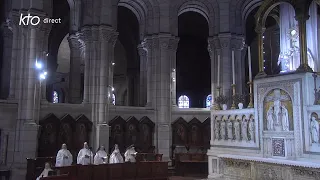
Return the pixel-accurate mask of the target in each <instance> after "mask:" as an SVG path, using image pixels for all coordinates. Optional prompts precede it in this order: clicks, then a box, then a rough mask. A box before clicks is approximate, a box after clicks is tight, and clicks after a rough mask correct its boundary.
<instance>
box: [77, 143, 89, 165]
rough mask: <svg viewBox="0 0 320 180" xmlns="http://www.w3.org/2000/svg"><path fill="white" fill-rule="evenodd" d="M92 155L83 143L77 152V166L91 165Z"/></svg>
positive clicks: (86, 144)
mask: <svg viewBox="0 0 320 180" xmlns="http://www.w3.org/2000/svg"><path fill="white" fill-rule="evenodd" d="M92 161H93V153H92V151H91V150H90V149H89V146H88V143H87V142H85V143H83V148H82V149H81V150H80V151H79V153H78V157H77V164H82V165H88V164H92Z"/></svg>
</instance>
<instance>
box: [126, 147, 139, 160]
mask: <svg viewBox="0 0 320 180" xmlns="http://www.w3.org/2000/svg"><path fill="white" fill-rule="evenodd" d="M136 155H137V151H136V150H135V148H134V146H133V145H131V146H129V147H128V149H127V151H126V152H125V153H124V157H125V162H136Z"/></svg>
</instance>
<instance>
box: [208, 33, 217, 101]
mask: <svg viewBox="0 0 320 180" xmlns="http://www.w3.org/2000/svg"><path fill="white" fill-rule="evenodd" d="M216 43H219V39H217V38H213V37H209V38H208V52H209V55H210V60H211V95H212V104H214V98H215V97H216V96H217V95H216V92H217V90H216V88H217V84H216V83H217V79H216V77H217V72H218V71H217V70H218V67H217V58H216V56H217V53H216V52H215V51H216V49H215V48H216Z"/></svg>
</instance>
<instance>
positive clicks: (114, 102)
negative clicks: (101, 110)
mask: <svg viewBox="0 0 320 180" xmlns="http://www.w3.org/2000/svg"><path fill="white" fill-rule="evenodd" d="M112 104H113V105H116V95H115V94H114V93H113V94H112Z"/></svg>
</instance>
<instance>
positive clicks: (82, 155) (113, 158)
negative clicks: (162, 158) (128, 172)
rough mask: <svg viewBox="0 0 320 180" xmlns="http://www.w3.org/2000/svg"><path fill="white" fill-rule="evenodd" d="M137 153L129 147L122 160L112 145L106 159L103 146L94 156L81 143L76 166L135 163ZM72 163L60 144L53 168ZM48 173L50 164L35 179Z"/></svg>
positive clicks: (71, 157)
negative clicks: (111, 149) (81, 146)
mask: <svg viewBox="0 0 320 180" xmlns="http://www.w3.org/2000/svg"><path fill="white" fill-rule="evenodd" d="M136 155H137V152H136V151H135V147H134V146H133V145H131V146H129V147H128V148H127V150H126V152H125V153H124V158H123V156H122V154H121V152H120V149H119V146H118V145H117V144H115V145H114V148H113V151H112V153H111V155H110V158H109V159H108V154H107V152H106V151H105V148H104V146H100V147H99V149H98V150H97V152H96V153H95V154H94V153H93V152H92V149H91V148H90V147H89V145H88V143H87V142H84V143H83V148H82V149H81V150H80V151H79V153H78V156H77V164H79V165H90V164H94V165H100V164H108V163H109V164H116V163H124V162H131V163H134V162H136ZM72 163H73V156H72V154H71V153H70V151H69V150H68V149H67V145H66V144H62V146H61V149H60V150H59V151H58V153H57V156H56V164H55V167H65V166H71V165H72ZM49 171H53V170H52V169H51V165H50V163H48V162H47V163H46V164H45V168H44V170H43V171H42V173H41V174H40V176H39V177H38V178H37V180H39V179H40V178H42V177H47V176H49Z"/></svg>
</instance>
